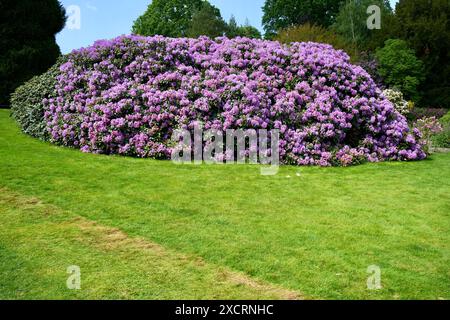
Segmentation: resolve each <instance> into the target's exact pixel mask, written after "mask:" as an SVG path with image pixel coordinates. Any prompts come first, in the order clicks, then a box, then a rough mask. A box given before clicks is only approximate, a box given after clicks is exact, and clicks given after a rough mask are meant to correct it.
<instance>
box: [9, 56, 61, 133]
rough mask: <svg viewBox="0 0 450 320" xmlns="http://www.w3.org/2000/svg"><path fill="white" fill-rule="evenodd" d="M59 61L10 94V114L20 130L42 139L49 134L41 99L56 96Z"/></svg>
mask: <svg viewBox="0 0 450 320" xmlns="http://www.w3.org/2000/svg"><path fill="white" fill-rule="evenodd" d="M61 61H62V59H61V60H60V62H59V63H57V64H56V65H54V66H53V67H51V68H50V69H49V70H48V71H47V72H46V73H44V74H42V75H40V76H35V77H34V78H32V79H31V80H29V81H28V82H26V83H25V84H24V85H22V86H20V87H19V88H17V89H16V91H15V92H14V93H13V94H12V95H11V115H12V117H14V119H15V120H16V121H17V122H18V124H19V126H20V127H21V129H22V131H23V132H24V133H26V134H29V135H31V136H33V137H35V138H38V139H41V140H44V141H47V140H48V139H49V134H48V132H47V130H46V125H45V120H44V105H43V100H44V99H49V98H53V97H56V89H55V86H56V76H57V75H58V74H59V66H60V63H61Z"/></svg>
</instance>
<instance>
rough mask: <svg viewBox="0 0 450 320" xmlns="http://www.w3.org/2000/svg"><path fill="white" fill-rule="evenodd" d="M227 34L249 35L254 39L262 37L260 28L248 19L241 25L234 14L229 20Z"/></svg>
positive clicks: (232, 36) (234, 35) (233, 36)
mask: <svg viewBox="0 0 450 320" xmlns="http://www.w3.org/2000/svg"><path fill="white" fill-rule="evenodd" d="M226 35H227V37H228V38H230V39H232V38H236V37H247V38H253V39H261V37H262V35H261V32H259V30H258V29H257V28H255V27H253V26H251V25H250V22H249V21H248V20H247V21H246V22H245V24H244V25H242V26H239V25H238V23H237V22H236V19H235V17H234V16H231V18H230V21H229V22H228V26H227V32H226Z"/></svg>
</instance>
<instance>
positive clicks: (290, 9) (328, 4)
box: [262, 0, 344, 38]
mask: <svg viewBox="0 0 450 320" xmlns="http://www.w3.org/2000/svg"><path fill="white" fill-rule="evenodd" d="M343 2H344V0H309V1H299V0H266V2H265V4H264V7H263V12H264V16H263V21H262V22H263V26H264V30H265V31H266V38H273V37H274V36H275V35H276V34H277V33H278V31H279V30H283V29H286V28H289V27H291V26H293V25H302V24H305V23H307V22H309V23H311V24H317V25H320V26H324V27H328V26H330V25H331V24H332V23H333V22H334V19H335V17H336V14H337V13H338V11H339V7H340V5H341V4H342V3H343Z"/></svg>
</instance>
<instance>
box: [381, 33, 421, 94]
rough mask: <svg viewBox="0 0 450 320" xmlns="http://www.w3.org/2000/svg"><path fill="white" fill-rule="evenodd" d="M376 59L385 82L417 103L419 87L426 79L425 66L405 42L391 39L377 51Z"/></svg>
mask: <svg viewBox="0 0 450 320" xmlns="http://www.w3.org/2000/svg"><path fill="white" fill-rule="evenodd" d="M376 57H377V59H378V62H379V73H380V75H381V76H382V77H383V78H384V82H385V83H386V84H387V85H388V86H391V87H394V88H397V89H398V90H400V91H401V92H402V93H403V94H404V95H405V98H406V99H408V100H413V101H417V100H418V99H419V92H418V90H417V87H418V85H419V84H420V82H421V81H422V80H423V78H424V77H423V64H422V62H421V61H420V60H419V59H417V58H416V56H415V54H414V50H412V49H410V48H409V47H408V44H407V43H406V42H405V41H403V40H399V39H389V40H387V41H386V44H385V46H384V47H383V48H382V49H378V50H377V52H376Z"/></svg>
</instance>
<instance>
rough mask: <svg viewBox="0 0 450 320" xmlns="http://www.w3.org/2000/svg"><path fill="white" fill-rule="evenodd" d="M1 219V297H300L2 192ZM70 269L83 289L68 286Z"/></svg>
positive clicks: (8, 192) (21, 197)
mask: <svg viewBox="0 0 450 320" xmlns="http://www.w3.org/2000/svg"><path fill="white" fill-rule="evenodd" d="M0 214H1V219H2V224H1V225H0V298H1V299H18V298H22V299H28V298H31V299H70V298H77V299H97V298H99V299H100V298H101V299H241V298H247V299H299V298H300V295H299V294H298V293H296V292H293V291H289V290H285V289H283V288H280V287H276V286H273V285H269V284H266V283H262V282H260V281H255V280H253V279H251V278H249V277H247V276H245V275H243V274H240V273H237V272H232V271H229V270H227V269H226V268H222V267H218V266H214V265H211V264H207V263H205V262H204V261H203V260H202V259H200V258H196V257H193V256H187V255H182V254H178V253H175V252H172V251H169V250H166V249H165V248H163V247H161V246H159V245H157V244H154V243H151V242H149V241H147V240H145V239H142V238H131V237H129V236H128V235H127V234H125V233H124V232H122V231H121V230H119V229H115V228H109V227H105V226H102V225H100V224H98V223H95V222H92V221H89V220H87V219H85V218H83V217H80V216H77V215H74V214H72V213H70V212H64V211H62V210H61V209H59V208H57V207H55V206H50V205H47V204H44V203H42V202H41V201H40V200H39V199H36V198H32V197H25V196H21V195H18V194H16V193H13V192H11V191H9V190H7V189H4V188H0ZM71 265H76V266H78V267H79V268H80V271H81V280H82V281H81V289H80V290H69V289H68V287H67V285H66V283H67V279H68V277H69V276H70V274H67V268H68V267H69V266H71Z"/></svg>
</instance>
